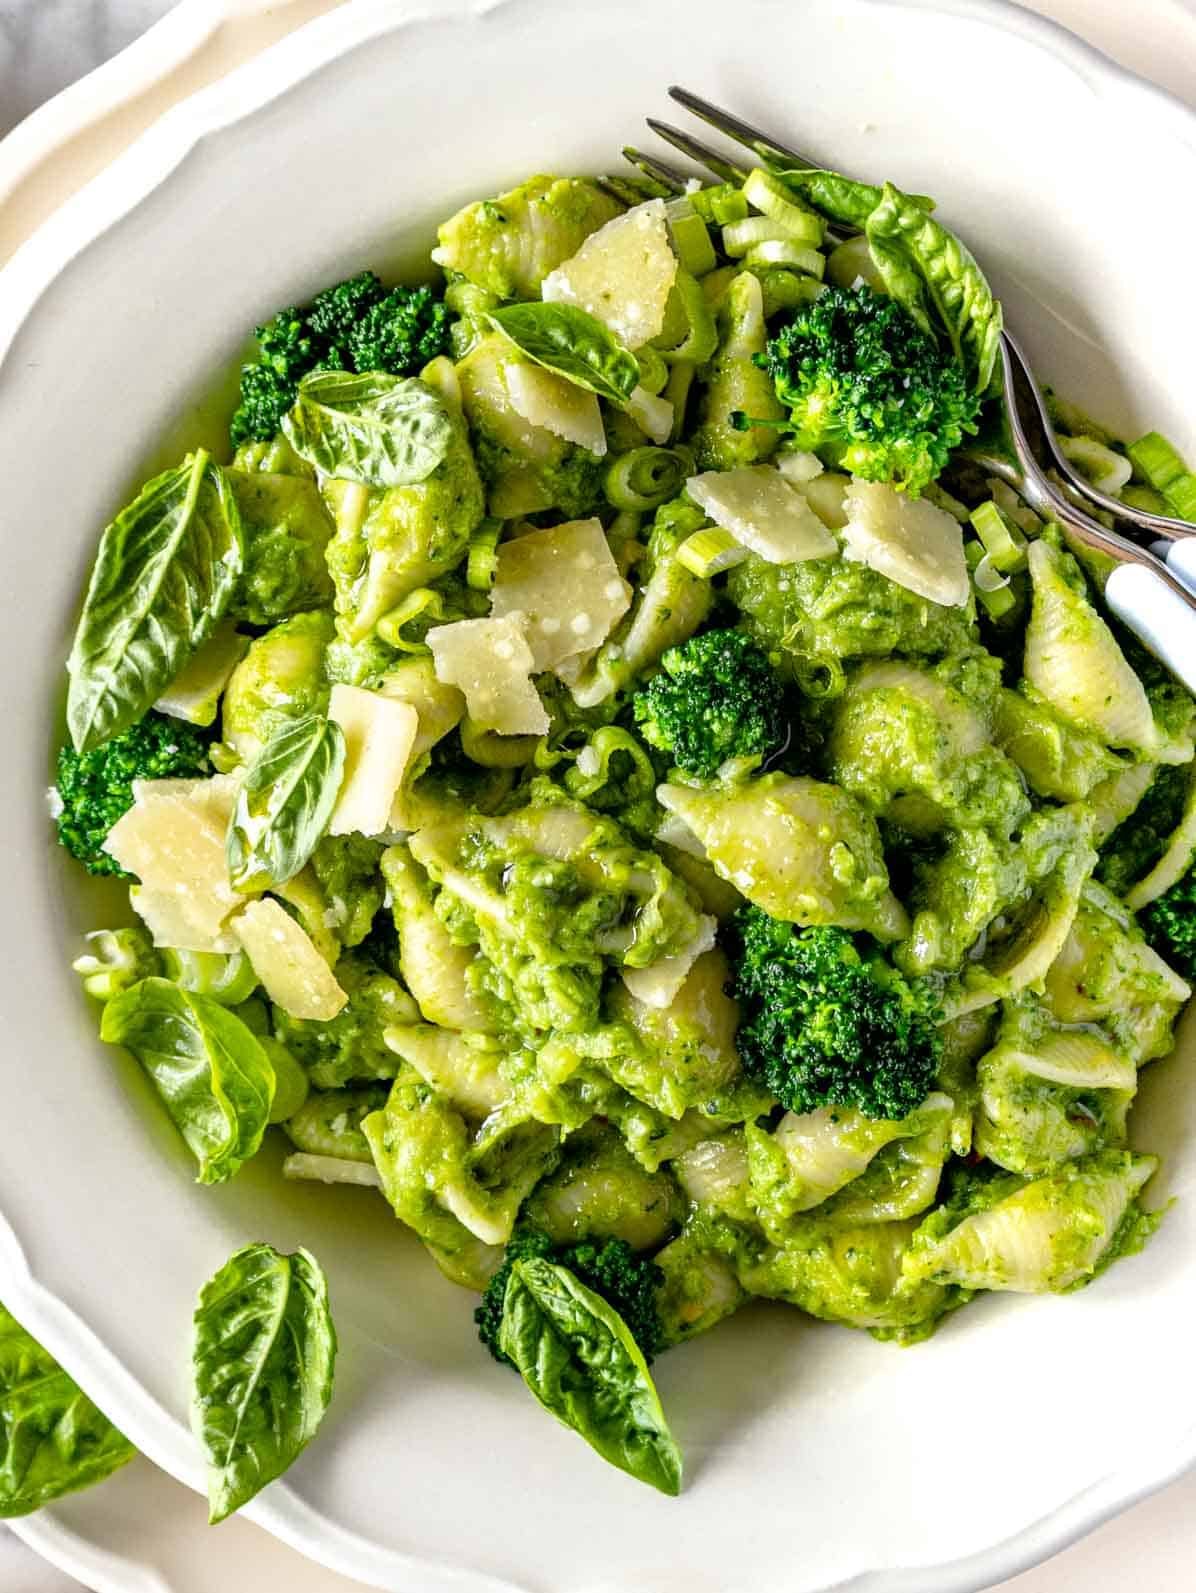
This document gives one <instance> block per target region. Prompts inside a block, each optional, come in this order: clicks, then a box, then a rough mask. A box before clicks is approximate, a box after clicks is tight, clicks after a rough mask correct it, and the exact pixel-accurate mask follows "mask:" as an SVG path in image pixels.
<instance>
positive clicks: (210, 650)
mask: <svg viewBox="0 0 1196 1593" xmlns="http://www.w3.org/2000/svg"><path fill="white" fill-rule="evenodd" d="M248 650H249V637H248V636H241V635H240V634H239V633H238V631H237V628H236V626H235V625H234V624H233V623H232V621H231V620H227V621H225V623H224V624H223V625H220V626H218V627H217V628H216V630H215V632H214V633H213V634H212V635H211V636H210V637H209V638H208V640H207V641H206V642H205V643H204V644H203V646H202V647H201V648H200V649H199V651H198V652H197V653H193V654H192V656H191V657H190V658H189V659H188V660H187V662H186V663H185V664H184V665H183V667H182V669H181V670H180V671H179V673H178V674H177V675H176V676H175V677H174V679H173V680H172V681H171V683H170V685H169V686H167V688H166V690H165V691H164V692H163V693H162V695H161V696H160V697H159V698H158V700H157V702H156V703H155V704H154V707H155V708H156V709H157V710H158V712H159V713H160V714H169V715H170V716H171V718H172V719H183V720H186V722H187V723H188V724H189V725H210V724H212V723H213V722H214V721H215V718H216V709H217V707H218V706H219V703H220V696H221V693H222V692H223V691H224V688H225V687H226V686H227V685H228V681H229V676H230V675H231V674H232V672H233V670H234V669H236V667H237V665H238V664H239V663H240V662H241V660H242V658H244V656H245V654H246V652H248Z"/></svg>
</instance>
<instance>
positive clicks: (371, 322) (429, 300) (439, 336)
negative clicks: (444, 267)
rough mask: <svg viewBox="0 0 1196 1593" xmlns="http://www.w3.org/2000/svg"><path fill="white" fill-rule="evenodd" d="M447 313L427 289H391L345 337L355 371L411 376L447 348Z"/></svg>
mask: <svg viewBox="0 0 1196 1593" xmlns="http://www.w3.org/2000/svg"><path fill="white" fill-rule="evenodd" d="M448 326H449V314H448V311H447V310H446V309H445V307H444V305H443V304H442V303H441V301H440V300H439V299H437V298H433V296H432V292H431V289H430V288H394V289H393V290H392V291H391V292H390V293H388V294H387V295H386V297H385V298H384V299H379V300H378V302H377V304H372V305H371V306H370V307H369V309H368V310H367V311H366V312H365V314H364V315H363V316H362V317H361V319H360V321H359V322H358V323H357V325H356V326H355V327H354V328H353V330H352V332H351V333H350V336H349V353H350V355H351V357H352V360H353V365H354V368H355V369H356V370H359V371H390V372H391V374H392V375H394V376H403V375H414V374H415V373H416V372H417V371H419V370H421V369H422V367H423V366H425V365H426V364H427V363H428V361H429V360H434V359H435V358H436V357H437V355H438V354H443V353H444V352H445V350H446V349H447V347H448Z"/></svg>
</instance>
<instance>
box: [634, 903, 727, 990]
mask: <svg viewBox="0 0 1196 1593" xmlns="http://www.w3.org/2000/svg"><path fill="white" fill-rule="evenodd" d="M717 929H718V920H717V919H715V918H709V917H707V916H706V915H705V914H703V915H702V917H701V918H699V920H698V930H697V933H696V934H695V935H694V937H693V939H692V940H691V941H690V942H689V944H688V945H686V946H683V947H682V948H681V950H680V951H678V952H674V954H673V955H672V956H671V957H662V958H661V959H660V961H659V962H653V963H649V964H648V966H647V967H646V968H624V969H623V983H624V984H625V985H626V986H627V988H628V990H630V992H631V994H632V995H633V996H634V997H635V999H636V1000H637V1001H642V1002H643V1004H644V1006H645V1007H656V1008H657V1009H659V1010H663V1009H664V1008H665V1007H671V1006H672V1004H673V1001H674V998H675V997H676V995H677V992H678V991H679V990H680V989H681V986H682V985H683V984H684V983H685V981H686V979H687V978H688V977H689V970H690V969H691V968H692V967H693V965H694V963H695V962H697V960H698V958H699V957H700V956H702V954H703V953H704V952H707V951H709V950H710V948H711V947H712V946H713V945H714V936H715V932H716V930H717Z"/></svg>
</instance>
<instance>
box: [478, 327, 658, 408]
mask: <svg viewBox="0 0 1196 1593" xmlns="http://www.w3.org/2000/svg"><path fill="white" fill-rule="evenodd" d="M490 322H491V324H492V325H493V326H495V327H497V329H498V330H499V331H500V332H501V333H502V334H503V336H504V337H507V338H509V339H510V341H511V342H512V343H514V345H515V347H516V348H517V349H519V350H521V351H522V352H523V353H524V354H526V355H527V357H528V358H529V359H532V360H535V362H536V364H537V365H543V366H544V367H545V368H546V369H547V370H550V371H555V372H556V373H557V375H558V376H564V377H566V378H567V379H568V380H569V381H571V382H573V383H574V385H575V386H577V387H585V388H587V389H588V390H589V391H590V392H591V393H597V395H598V397H599V398H605V399H608V400H609V401H610V402H611V403H612V404H625V403H626V402H627V400H628V399H629V398H630V397H631V395H632V393H633V392H634V391H635V389H636V387H638V386H639V382H640V367H639V362H638V361H637V360H636V357H635V355H634V354H631V353H629V352H628V351H627V349H625V348H623V346H622V345H621V344H620V343H619V342H618V340H617V339H616V338H615V337H614V336H613V334H612V333H611V332H610V331H608V330H607V328H606V327H605V326H603V324H602V322H601V321H599V320H598V319H597V318H596V317H595V316H593V315H591V314H590V313H589V311H588V310H579V309H578V308H577V307H576V305H572V304H509V305H507V306H506V308H505V309H501V310H495V311H494V313H493V314H492V315H491V316H490Z"/></svg>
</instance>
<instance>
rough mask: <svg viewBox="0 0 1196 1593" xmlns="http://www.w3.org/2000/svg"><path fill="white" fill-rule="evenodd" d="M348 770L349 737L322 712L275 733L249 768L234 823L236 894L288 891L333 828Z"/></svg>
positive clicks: (231, 860)
mask: <svg viewBox="0 0 1196 1593" xmlns="http://www.w3.org/2000/svg"><path fill="white" fill-rule="evenodd" d="M344 772H345V735H344V731H343V730H342V729H341V727H340V726H339V725H338V724H337V723H335V721H334V720H331V719H326V718H325V717H324V715H323V714H304V715H303V717H302V718H298V719H292V720H288V721H287V722H285V723H284V724H283V725H282V726H281V728H280V729H278V730H276V731H275V732H274V734H273V735H272V736H271V737H270V739H269V740H268V741H267V742H266V744H265V746H264V747H263V748H262V750H261V751H260V752H259V753H258V755H257V757H256V758H255V759H254V761H253V762H252V763H251V764H250V766H249V769H248V771H247V772H246V775H245V778H244V779H243V780H242V782H241V788H240V790H239V791H238V793H237V801H236V805H235V807H234V808H233V812H232V817H231V818H230V820H229V825H228V837H227V842H226V850H227V854H228V875H229V879H230V880H231V882H232V884H233V886H234V888H235V889H237V890H242V891H253V890H263V889H265V888H266V887H267V886H270V885H285V884H286V882H287V880H289V879H291V878H293V877H294V875H296V874H297V873H298V872H299V870H300V869H301V868H302V867H303V865H304V864H305V863H306V862H307V860H308V858H309V857H310V856H311V854H312V852H313V851H314V850H315V848H316V843H317V842H318V841H319V839H320V837H321V836H322V835H323V834H324V831H325V830H326V829H327V828H328V820H329V819H330V818H331V816H332V810H333V808H334V807H335V805H336V798H337V793H338V792H339V791H340V788H341V781H342V779H343V778H344Z"/></svg>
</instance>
